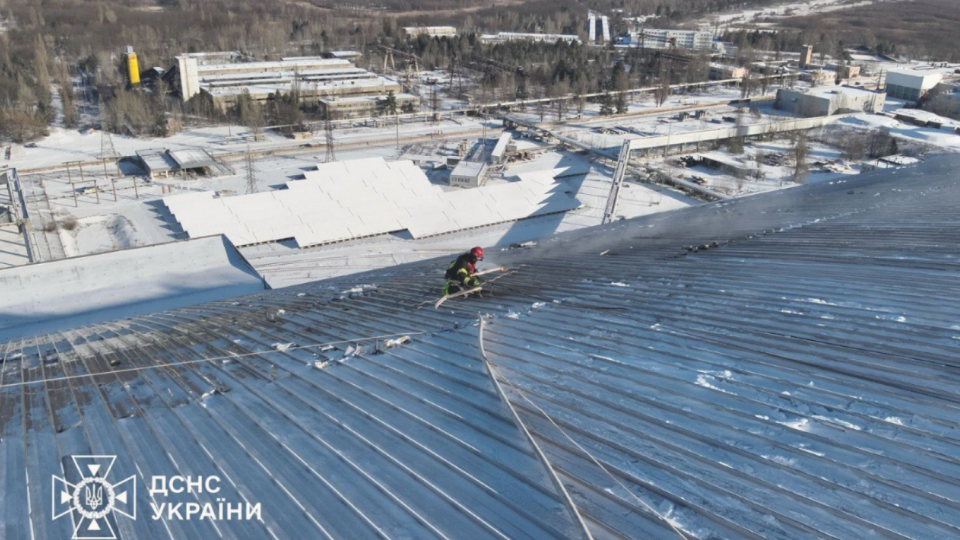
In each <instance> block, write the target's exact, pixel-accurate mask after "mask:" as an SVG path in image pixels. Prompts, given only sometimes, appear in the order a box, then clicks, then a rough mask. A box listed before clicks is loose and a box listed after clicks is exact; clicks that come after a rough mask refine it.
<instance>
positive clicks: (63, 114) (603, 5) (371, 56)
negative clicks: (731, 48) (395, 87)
mask: <svg viewBox="0 0 960 540" xmlns="http://www.w3.org/2000/svg"><path fill="white" fill-rule="evenodd" d="M923 1H938V0H923ZM771 3H773V0H746V2H745V1H744V0H591V2H589V3H583V2H581V1H579V0H529V1H526V2H509V3H502V2H501V3H499V4H498V3H497V2H494V3H493V4H485V3H478V4H477V5H466V6H465V5H464V3H463V2H462V0H385V1H379V0H378V2H370V3H363V2H349V1H347V2H343V1H336V2H333V1H330V2H326V1H321V0H307V1H301V2H283V1H278V2H252V1H250V0H157V1H152V0H151V1H148V0H102V1H91V0H0V136H3V137H5V138H8V139H12V140H14V141H26V140H31V139H35V138H37V137H40V136H42V135H43V134H44V133H45V132H46V130H47V127H48V126H49V125H50V124H51V123H52V122H53V121H54V120H56V119H58V118H59V119H60V121H61V122H62V124H63V125H64V126H66V127H76V126H79V125H80V124H81V123H82V124H84V125H87V124H102V125H104V126H105V127H106V128H108V129H114V130H121V131H122V130H126V131H129V132H136V133H145V134H154V135H163V134H165V133H167V132H169V131H171V130H175V129H177V127H178V125H180V123H181V121H183V120H189V119H191V118H216V117H217V116H218V115H220V113H219V112H218V111H216V110H214V109H213V108H212V107H210V106H209V104H205V103H202V102H194V103H187V104H185V105H182V104H180V103H179V102H177V100H168V99H164V92H165V91H166V90H170V88H169V87H167V86H164V85H162V84H161V85H160V87H159V90H160V94H159V96H157V95H150V94H148V93H142V92H131V91H128V89H127V88H126V87H125V84H124V83H125V78H124V66H123V56H122V53H123V51H124V50H125V48H126V46H132V47H133V48H134V50H135V51H136V52H137V54H138V57H139V61H140V66H141V68H142V69H143V70H149V68H151V67H154V66H156V67H159V68H161V69H163V68H169V67H170V66H171V65H172V64H173V59H174V57H175V56H176V55H178V54H182V53H186V52H197V51H225V50H236V51H242V52H244V53H245V54H248V55H249V56H251V57H255V58H277V57H279V56H283V55H312V54H319V53H320V52H322V51H325V50H330V49H355V50H358V51H360V52H361V53H363V57H362V59H361V61H360V63H361V65H362V66H363V67H368V68H374V69H377V68H378V67H379V65H380V64H381V62H382V56H381V54H382V53H381V51H380V50H379V49H378V48H377V47H376V45H377V44H386V45H389V46H392V47H396V48H400V49H404V50H407V51H409V52H413V53H415V54H417V55H419V56H420V57H421V58H422V60H423V63H424V65H423V66H422V67H423V68H427V69H430V68H440V69H453V70H456V71H457V72H458V73H460V74H463V75H464V76H466V75H469V76H470V77H469V78H470V79H471V80H474V79H476V78H478V77H479V79H480V83H479V85H477V86H476V87H470V85H468V89H469V91H470V93H471V95H472V97H473V98H475V99H478V100H480V99H483V100H486V99H500V98H504V97H515V96H516V95H520V94H523V95H526V96H551V95H561V94H564V93H574V94H578V95H579V94H586V93H592V92H604V91H610V92H616V91H617V90H620V89H624V88H628V87H633V86H640V85H650V84H659V83H660V82H661V81H665V80H668V81H671V82H686V81H693V80H702V79H704V78H706V70H707V65H708V64H707V62H708V60H707V58H706V57H705V56H703V55H693V56H694V58H693V59H692V60H691V61H690V62H686V63H677V62H674V63H666V64H664V63H662V62H658V61H656V59H650V58H647V57H640V56H639V55H637V54H635V53H634V52H630V53H628V54H627V55H626V57H620V56H618V55H616V54H614V53H613V51H612V50H610V49H605V48H595V47H586V46H582V45H580V46H577V45H568V44H558V45H545V44H534V43H524V42H520V43H509V44H503V45H496V46H490V45H482V44H481V43H480V42H479V40H478V37H477V36H478V35H479V34H481V33H484V32H496V31H528V32H551V33H554V32H559V33H571V34H580V35H582V34H583V33H584V28H583V24H584V20H585V16H586V12H587V10H588V9H597V10H600V11H604V12H608V13H611V14H613V25H614V29H625V28H626V24H625V23H624V22H623V17H625V16H628V15H658V16H659V18H658V19H657V20H658V25H666V26H673V25H676V24H678V23H680V22H682V21H683V20H685V19H687V18H691V17H694V16H698V17H699V16H702V15H703V14H704V13H708V12H712V11H718V10H722V9H726V8H729V7H732V6H743V5H745V4H746V5H758V6H762V5H766V4H771ZM615 10H619V11H615ZM416 24H455V25H456V26H457V27H458V28H460V29H461V30H462V31H463V35H461V36H458V37H457V38H454V39H442V40H441V39H426V38H419V39H415V40H412V41H411V40H407V39H405V38H404V36H403V32H402V27H403V26H407V25H416ZM769 36H773V37H769ZM769 36H760V37H756V36H744V37H743V38H742V39H741V40H740V41H741V45H742V49H743V50H745V51H746V50H748V49H749V47H757V48H764V47H769V46H771V45H772V46H774V47H778V48H782V49H783V50H796V49H797V48H798V47H799V44H800V43H805V42H814V43H817V44H818V47H820V48H829V49H831V50H833V49H836V48H837V47H839V46H840V44H841V40H840V39H839V38H838V37H837V36H838V34H835V33H829V32H816V31H813V30H800V31H795V32H793V33H790V34H788V33H780V34H770V35H769ZM771 39H772V40H776V43H772V44H771V43H768V42H766V41H764V40H771ZM811 40H812V41H811ZM478 57H482V58H489V59H493V60H496V61H499V62H502V63H504V64H507V65H510V66H518V67H522V68H523V71H524V73H523V75H522V76H518V75H516V74H512V73H510V72H504V71H495V70H492V71H490V70H488V71H485V72H481V73H478V72H477V71H476V70H475V69H473V68H474V67H475V66H471V61H473V60H475V59H476V58H478ZM470 70H473V71H470ZM518 77H519V79H521V80H518ZM464 78H467V77H464ZM80 80H83V81H84V82H86V83H89V84H84V85H83V86H82V93H80V89H81V87H80V86H78V84H77V82H78V81H80ZM458 93H462V92H458ZM101 101H102V102H103V103H104V104H105V106H104V107H102V108H100V107H96V104H97V103H98V102H101ZM83 103H86V105H87V107H86V108H81V107H80V105H82V104H83ZM611 106H612V107H615V106H616V105H615V104H614V105H611ZM310 112H311V111H310V110H306V111H300V114H308V115H309V114H310ZM231 113H232V114H233V116H234V117H235V118H236V117H238V115H239V112H238V111H236V110H235V111H232V112H231ZM262 113H263V114H262V116H263V120H262V121H263V122H273V121H281V120H282V119H289V118H290V117H291V116H295V115H292V113H291V112H290V111H287V110H286V108H285V107H283V106H272V107H264V108H263V111H262ZM248 114H249V111H248ZM281 117H282V118H281Z"/></svg>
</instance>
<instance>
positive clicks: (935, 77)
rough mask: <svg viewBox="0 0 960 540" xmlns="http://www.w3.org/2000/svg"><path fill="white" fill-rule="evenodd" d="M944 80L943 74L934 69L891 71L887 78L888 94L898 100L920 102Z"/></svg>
mask: <svg viewBox="0 0 960 540" xmlns="http://www.w3.org/2000/svg"><path fill="white" fill-rule="evenodd" d="M942 80H943V74H942V73H940V72H939V71H933V70H932V69H922V68H920V69H917V68H901V69H891V70H890V71H888V72H887V78H886V82H887V85H886V88H887V94H888V95H889V96H890V97H894V98H897V99H905V100H907V101H918V100H919V99H920V98H921V97H923V96H924V95H925V94H926V93H927V92H929V91H930V90H932V89H933V88H934V87H935V86H937V85H938V84H940V81H942Z"/></svg>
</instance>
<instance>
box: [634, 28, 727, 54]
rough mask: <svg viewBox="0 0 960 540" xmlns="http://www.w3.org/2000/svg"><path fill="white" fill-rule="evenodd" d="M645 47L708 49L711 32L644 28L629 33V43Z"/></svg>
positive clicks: (711, 36)
mask: <svg viewBox="0 0 960 540" xmlns="http://www.w3.org/2000/svg"><path fill="white" fill-rule="evenodd" d="M629 44H630V45H631V46H634V47H643V48H645V49H670V48H673V47H676V48H679V49H709V48H711V47H712V46H713V34H712V33H710V32H709V31H702V30H659V29H656V28H644V29H643V30H641V31H639V32H631V33H630V43H629Z"/></svg>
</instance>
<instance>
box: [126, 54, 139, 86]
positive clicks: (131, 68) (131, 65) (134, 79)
mask: <svg viewBox="0 0 960 540" xmlns="http://www.w3.org/2000/svg"><path fill="white" fill-rule="evenodd" d="M127 76H128V77H129V78H130V84H131V85H137V84H140V64H139V63H138V62H137V53H135V52H133V47H127Z"/></svg>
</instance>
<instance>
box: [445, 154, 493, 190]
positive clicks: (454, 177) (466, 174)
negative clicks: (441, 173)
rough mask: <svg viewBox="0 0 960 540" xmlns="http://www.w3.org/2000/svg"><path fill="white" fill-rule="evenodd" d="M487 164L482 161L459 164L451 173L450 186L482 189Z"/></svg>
mask: <svg viewBox="0 0 960 540" xmlns="http://www.w3.org/2000/svg"><path fill="white" fill-rule="evenodd" d="M486 170H487V164H486V163H483V162H482V161H466V160H463V161H461V162H460V163H457V166H456V167H455V168H454V169H453V171H451V172H450V185H451V186H456V187H469V188H475V187H480V186H481V185H482V184H483V173H484V172H486Z"/></svg>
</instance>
